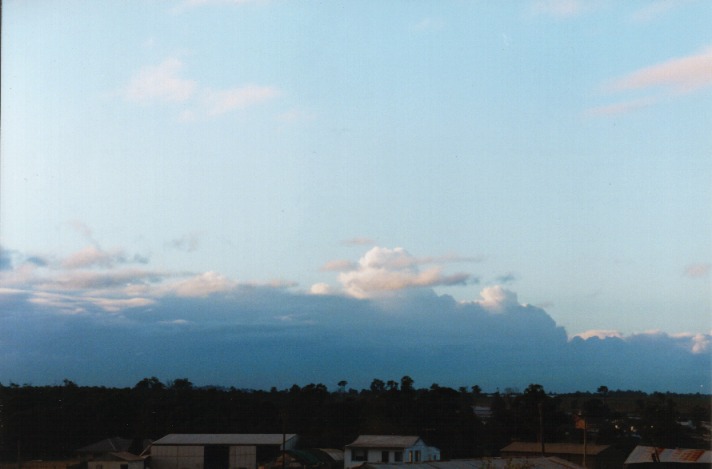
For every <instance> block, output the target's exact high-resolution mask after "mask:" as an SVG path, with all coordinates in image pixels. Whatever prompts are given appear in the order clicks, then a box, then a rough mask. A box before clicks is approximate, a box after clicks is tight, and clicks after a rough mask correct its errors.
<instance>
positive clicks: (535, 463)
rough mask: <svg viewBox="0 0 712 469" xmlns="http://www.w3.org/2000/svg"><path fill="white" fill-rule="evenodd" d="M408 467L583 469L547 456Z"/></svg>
mask: <svg viewBox="0 0 712 469" xmlns="http://www.w3.org/2000/svg"><path fill="white" fill-rule="evenodd" d="M399 465H401V464H388V463H366V464H364V465H362V466H361V467H362V468H364V469H393V467H394V466H399ZM404 466H405V467H407V468H408V469H509V468H512V467H527V468H529V469H583V468H582V466H579V465H578V464H574V463H572V462H569V461H565V460H563V459H560V458H557V457H553V456H549V457H539V458H483V459H454V460H452V461H428V462H421V463H408V464H404Z"/></svg>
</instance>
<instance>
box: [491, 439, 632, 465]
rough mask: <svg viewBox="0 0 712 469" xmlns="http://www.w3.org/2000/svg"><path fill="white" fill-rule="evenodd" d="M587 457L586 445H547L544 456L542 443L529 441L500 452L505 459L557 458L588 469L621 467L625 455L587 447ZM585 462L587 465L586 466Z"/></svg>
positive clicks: (597, 446) (604, 446)
mask: <svg viewBox="0 0 712 469" xmlns="http://www.w3.org/2000/svg"><path fill="white" fill-rule="evenodd" d="M585 449H586V457H585V461H584V445H582V444H578V443H545V444H544V454H542V452H541V443H538V442H529V441H515V442H513V443H510V444H509V445H507V446H506V447H504V448H502V449H501V450H500V456H501V457H503V458H534V457H542V456H555V457H557V458H559V459H562V460H565V461H569V462H572V463H574V464H577V465H579V466H585V467H587V468H588V469H605V468H609V467H621V465H622V464H623V461H624V460H625V454H624V453H621V452H620V451H618V450H617V449H616V448H615V447H613V446H610V445H592V444H588V445H585ZM584 462H585V464H584Z"/></svg>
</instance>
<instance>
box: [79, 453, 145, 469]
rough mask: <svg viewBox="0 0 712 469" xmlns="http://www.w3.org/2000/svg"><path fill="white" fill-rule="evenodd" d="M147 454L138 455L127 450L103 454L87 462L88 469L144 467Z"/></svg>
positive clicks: (140, 468)
mask: <svg viewBox="0 0 712 469" xmlns="http://www.w3.org/2000/svg"><path fill="white" fill-rule="evenodd" d="M145 459H146V457H145V456H136V455H135V454H132V453H129V452H126V451H116V452H111V453H106V454H103V455H101V456H99V457H97V458H96V459H94V460H93V461H88V462H87V469H144V467H145V464H144V460H145Z"/></svg>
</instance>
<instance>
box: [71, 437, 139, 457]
mask: <svg viewBox="0 0 712 469" xmlns="http://www.w3.org/2000/svg"><path fill="white" fill-rule="evenodd" d="M150 443H151V442H150V441H149V440H139V439H133V440H132V439H129V438H120V437H118V436H117V437H114V438H106V439H104V440H101V441H97V442H95V443H92V444H90V445H87V446H83V447H81V448H79V449H78V450H76V451H75V452H76V453H77V455H78V456H79V457H80V458H81V460H82V461H91V460H93V459H96V458H97V457H101V456H104V455H105V454H107V453H115V452H126V453H131V454H134V455H138V454H141V452H142V451H143V450H144V449H145V448H146V447H147V446H148V445H149V444H150Z"/></svg>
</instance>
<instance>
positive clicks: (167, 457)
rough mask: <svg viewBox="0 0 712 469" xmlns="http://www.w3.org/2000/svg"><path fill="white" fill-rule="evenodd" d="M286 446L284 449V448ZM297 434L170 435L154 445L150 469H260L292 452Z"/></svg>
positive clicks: (151, 452)
mask: <svg viewBox="0 0 712 469" xmlns="http://www.w3.org/2000/svg"><path fill="white" fill-rule="evenodd" d="M283 442H284V445H283ZM296 443H297V435H295V434H286V435H282V434H281V433H279V434H276V433H275V434H171V435H166V436H164V437H163V438H161V439H160V440H156V441H154V442H153V444H152V445H151V449H150V454H151V462H150V467H151V469H257V464H258V463H259V462H264V461H268V460H270V459H273V458H274V457H276V456H277V455H278V454H279V453H280V451H281V450H282V449H285V450H288V449H293V448H294V447H295V445H296Z"/></svg>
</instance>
